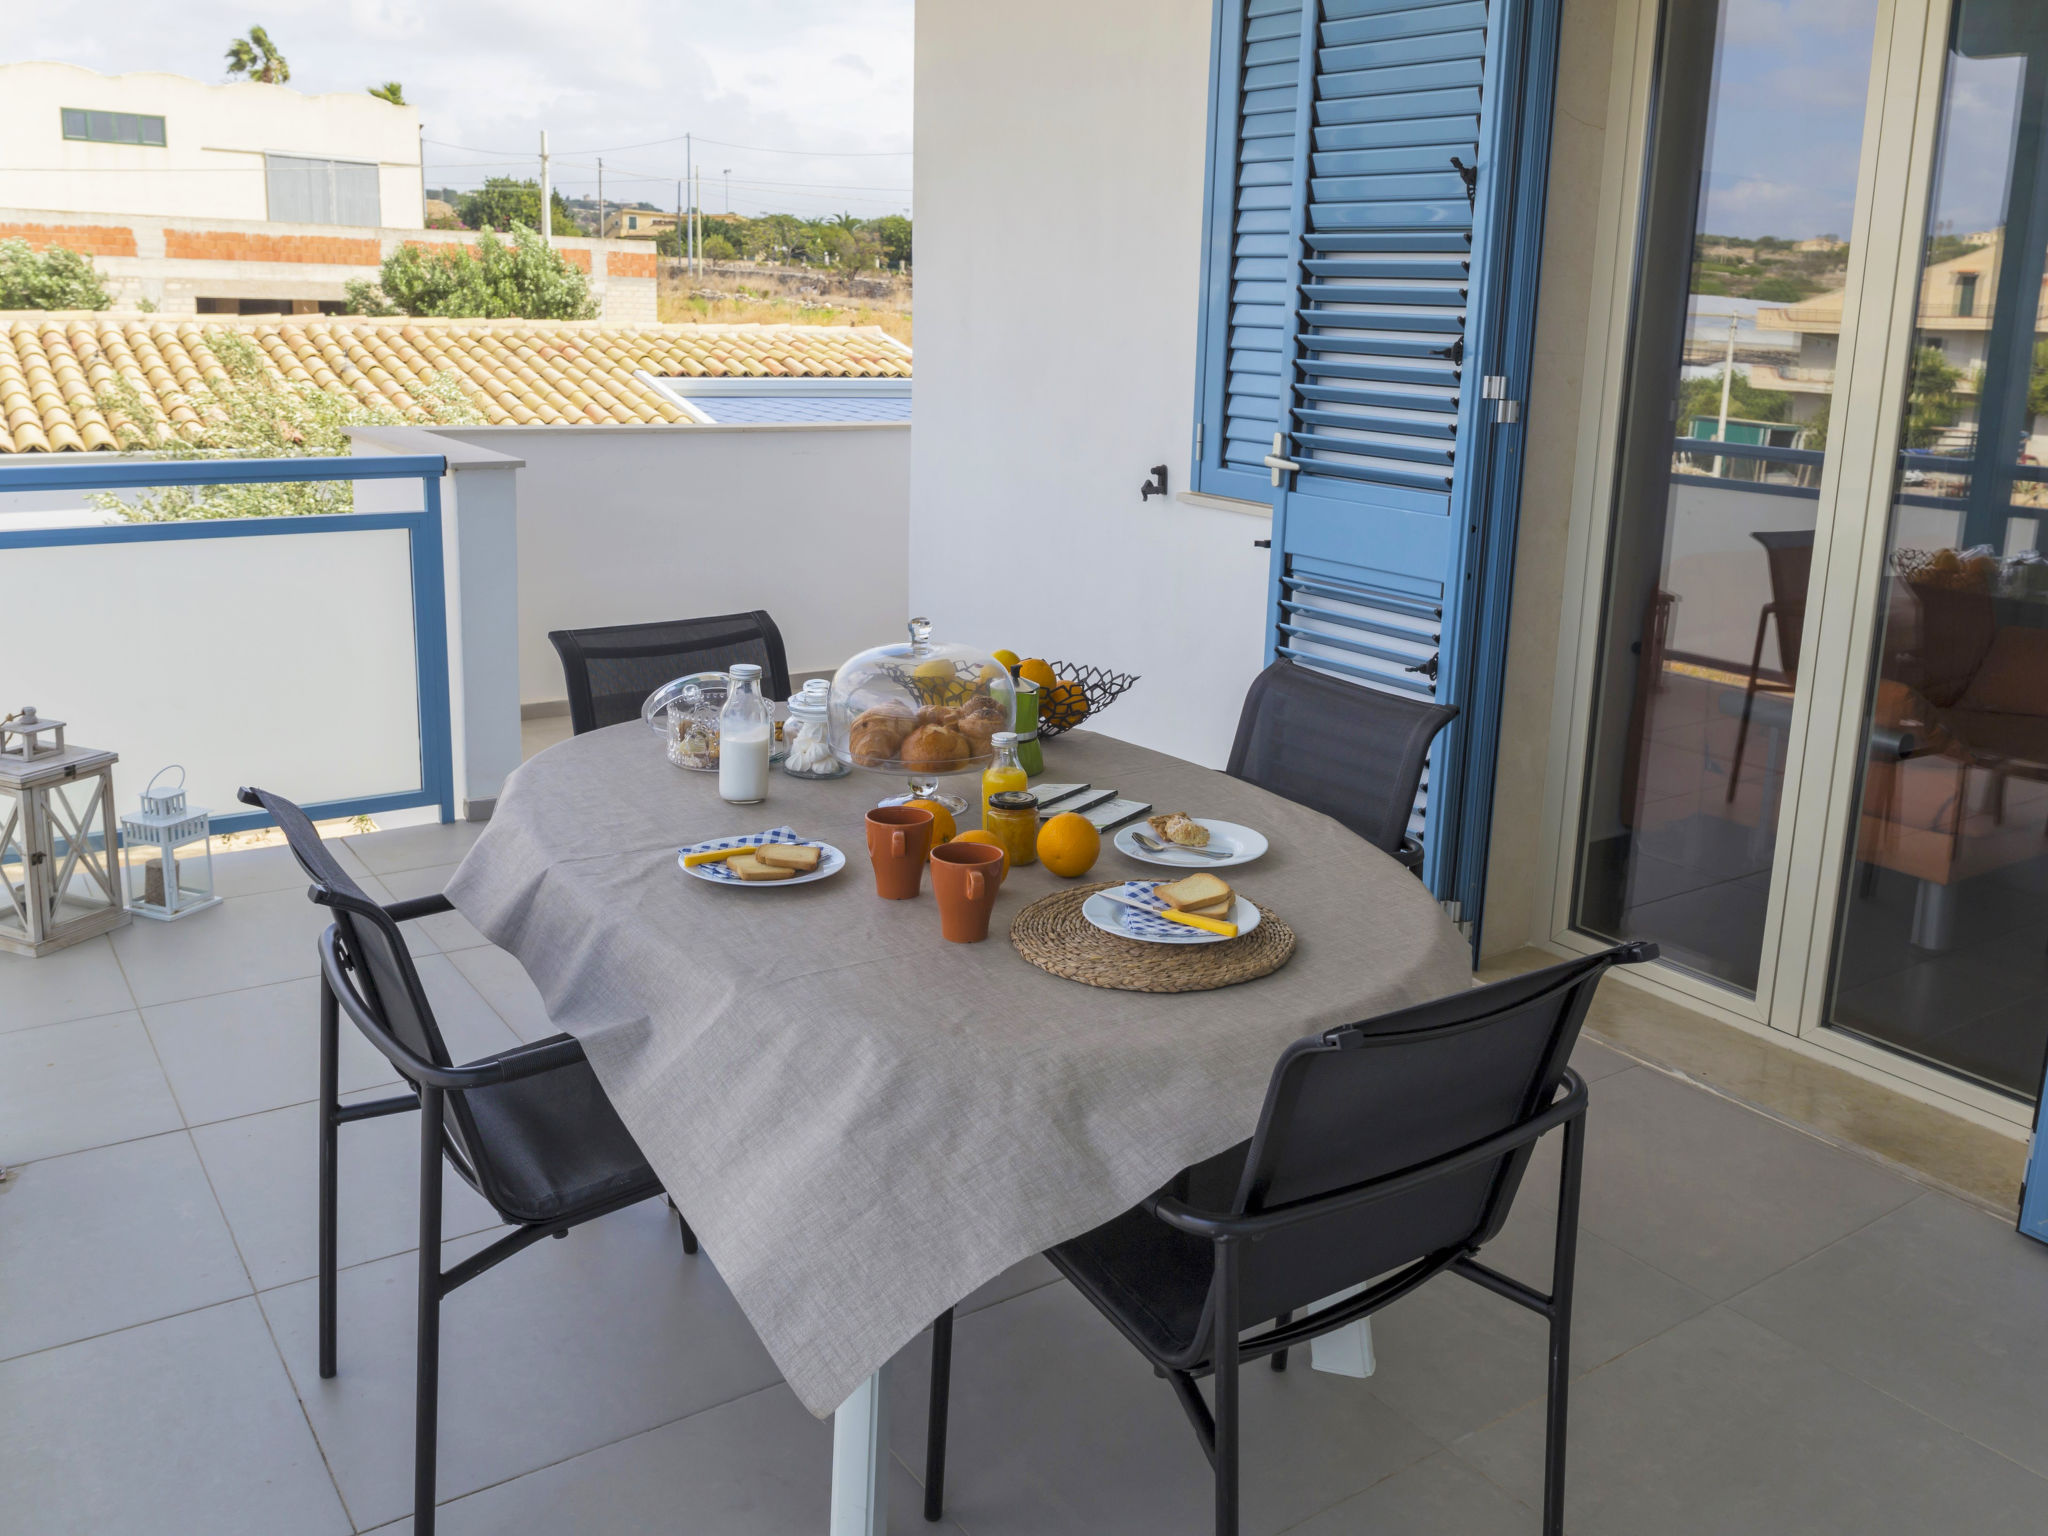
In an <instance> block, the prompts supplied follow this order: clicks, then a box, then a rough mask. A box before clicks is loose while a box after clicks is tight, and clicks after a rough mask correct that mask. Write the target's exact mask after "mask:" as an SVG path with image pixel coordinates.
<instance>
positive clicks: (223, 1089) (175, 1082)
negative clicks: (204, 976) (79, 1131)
mask: <svg viewBox="0 0 2048 1536" xmlns="http://www.w3.org/2000/svg"><path fill="white" fill-rule="evenodd" d="M142 1017H143V1022H144V1023H145V1024H147V1025H148V1026H149V1033H150V1037H151V1038H152V1039H153V1040H155V1042H156V1049H157V1054H158V1056H159V1057H161V1058H162V1060H163V1064H164V1071H165V1072H166V1073H167V1074H168V1075H169V1077H170V1080H171V1089H172V1091H173V1092H175V1093H176V1094H177V1096H178V1107H179V1108H180V1109H181V1110H183V1111H184V1114H185V1123H186V1124H187V1125H204V1124H206V1123H207V1122H209V1121H213V1120H226V1119H228V1118H230V1117H232V1116H235V1115H253V1114H257V1113H260V1112H261V1111H263V1110H268V1109H276V1108H278V1107H279V1106H281V1105H285V1104H299V1103H304V1102H306V1101H308V1100H311V1099H314V1098H317V1097H319V1094H320V983H319V981H318V979H317V978H315V977H311V976H308V977H305V978H304V979H302V980H299V981H281V982H277V983H275V984H274V985H272V986H267V987H248V988H245V989H244V990H242V991H240V992H223V993H220V994H218V995H216V996H213V997H195V998H187V999H186V1000H185V1001H183V1002H179V1003H159V1004H157V1005H156V1006H154V1007H151V1008H146V1009H144V1010H143V1015H142ZM340 1043H341V1056H340V1066H341V1074H340V1081H341V1090H342V1092H344V1093H347V1092H350V1091H352V1090H354V1089H358V1088H368V1087H370V1086H372V1085H373V1084H376V1083H389V1082H395V1081H396V1080H397V1077H398V1074H397V1072H396V1071H394V1070H393V1068H392V1066H391V1063H390V1062H388V1061H386V1060H385V1059H384V1057H383V1056H382V1055H380V1054H379V1053H378V1051H377V1050H376V1048H375V1047H374V1046H372V1045H371V1044H370V1042H369V1041H367V1040H365V1039H364V1038H363V1035H362V1031H360V1030H358V1029H357V1028H356V1027H355V1025H354V1024H352V1023H350V1022H349V1021H348V1020H347V1019H346V1018H343V1019H342V1021H341V1029H340Z"/></svg>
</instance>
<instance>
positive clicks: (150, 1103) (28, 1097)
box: [0, 1013, 184, 1164]
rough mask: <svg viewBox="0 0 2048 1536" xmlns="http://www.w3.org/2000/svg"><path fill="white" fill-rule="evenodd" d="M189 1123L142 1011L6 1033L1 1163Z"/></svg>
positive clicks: (0, 1043) (1, 1043) (0, 1044)
mask: <svg viewBox="0 0 2048 1536" xmlns="http://www.w3.org/2000/svg"><path fill="white" fill-rule="evenodd" d="M183 1123H184V1122H183V1121H182V1120H180V1119H179V1117H178V1102H177V1100H176V1099H174V1098H173V1097H172V1096H171V1085H170V1084H169V1083H168V1082H166V1081H165V1079H164V1070H163V1067H162V1066H161V1065H160V1064H159V1063H158V1061H157V1056H156V1051H155V1049H154V1048H153V1047H152V1046H151V1045H150V1043H149V1032H148V1031H147V1030H145V1029H144V1028H143V1027H142V1019H141V1018H140V1016H139V1015H137V1014H134V1013H116V1014H111V1015H109V1016H108V1017H106V1018H99V1019H74V1020H72V1021H71V1022H70V1023H68V1024H45V1025H42V1026H41V1027H40V1028H37V1029H17V1030H13V1031H11V1032H9V1033H7V1034H0V1164H6V1163H20V1162H27V1161H28V1160H29V1159H31V1158H37V1157H55V1156H57V1155H59V1154H61V1153H65V1152H76V1151H79V1150H80V1149H81V1148H84V1147H98V1146H105V1145H106V1144H107V1143H109V1142H115V1141H126V1140H128V1139H129V1138H130V1137H134V1136H154V1135H156V1134H158V1133H159V1132H162V1131H169V1130H175V1129H177V1128H178V1127H179V1126H180V1125H182V1124H183Z"/></svg>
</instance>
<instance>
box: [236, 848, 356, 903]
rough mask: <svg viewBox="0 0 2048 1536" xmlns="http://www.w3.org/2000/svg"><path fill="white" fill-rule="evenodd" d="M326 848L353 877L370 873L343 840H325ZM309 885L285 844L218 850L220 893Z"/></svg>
mask: <svg viewBox="0 0 2048 1536" xmlns="http://www.w3.org/2000/svg"><path fill="white" fill-rule="evenodd" d="M325 847H326V849H327V852H328V854H329V855H330V856H331V857H332V858H333V859H334V861H335V862H336V863H337V864H339V865H340V866H341V867H342V870H343V871H344V872H345V873H346V874H348V875H349V877H350V878H351V879H355V880H361V879H362V878H363V877H364V876H365V875H367V874H369V872H370V871H369V870H368V869H367V868H365V867H364V865H363V861H362V860H361V859H359V858H357V857H356V856H355V855H354V854H353V853H351V852H350V851H349V847H348V844H347V842H345V841H344V840H343V839H341V838H338V837H330V838H328V839H326V840H325ZM306 885H307V881H306V872H305V871H304V870H302V869H301V868H299V861H298V860H297V859H295V858H293V857H292V851H291V849H290V848H289V847H287V846H286V845H285V844H283V843H273V844H270V845H269V846H268V847H263V848H237V849H235V850H234V851H233V852H227V853H223V852H218V851H217V852H215V854H214V856H213V890H214V894H215V895H217V896H256V895H260V894H262V893H263V892H265V891H298V892H301V893H303V892H304V891H305V889H306Z"/></svg>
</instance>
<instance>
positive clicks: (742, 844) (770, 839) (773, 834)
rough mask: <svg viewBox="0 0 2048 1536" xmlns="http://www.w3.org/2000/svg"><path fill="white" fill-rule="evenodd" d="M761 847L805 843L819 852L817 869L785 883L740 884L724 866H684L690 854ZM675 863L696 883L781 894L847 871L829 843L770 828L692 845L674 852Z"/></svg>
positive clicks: (837, 852)
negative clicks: (700, 881)
mask: <svg viewBox="0 0 2048 1536" xmlns="http://www.w3.org/2000/svg"><path fill="white" fill-rule="evenodd" d="M763 843H808V844H810V845H811V846H812V847H814V848H816V849H817V850H818V867H817V868H816V869H814V870H812V871H811V872H810V873H809V874H803V875H791V876H790V877H789V878H788V879H787V880H742V879H741V878H740V877H739V876H738V875H736V874H734V873H733V872H732V871H731V870H729V869H727V868H726V867H725V865H724V863H723V862H713V863H710V864H683V860H684V859H686V858H688V857H689V856H690V855H691V854H693V853H710V852H712V851H713V850H714V849H719V848H758V847H760V846H761V845H762V844H763ZM676 863H678V864H681V865H682V869H683V873H684V874H686V875H694V876H695V877H696V878H697V879H699V880H709V881H710V882H711V883H712V884H713V885H744V886H747V887H749V888H750V889H755V890H780V889H782V888H783V887H785V886H791V885H809V884H810V883H811V882H812V881H813V880H829V879H830V878H831V877H832V876H834V875H836V874H838V873H839V871H840V870H842V869H844V868H846V855H845V854H843V853H841V852H840V851H839V850H838V849H837V848H834V847H833V846H832V845H831V844H830V843H821V842H818V841H816V840H815V839H813V838H808V837H798V836H797V835H796V832H795V830H794V829H792V828H790V827H771V828H769V830H767V831H766V832H743V833H741V834H740V835H739V836H737V837H714V838H711V839H710V840H709V841H707V842H702V843H692V844H690V846H689V847H687V848H682V849H678V850H677V851H676Z"/></svg>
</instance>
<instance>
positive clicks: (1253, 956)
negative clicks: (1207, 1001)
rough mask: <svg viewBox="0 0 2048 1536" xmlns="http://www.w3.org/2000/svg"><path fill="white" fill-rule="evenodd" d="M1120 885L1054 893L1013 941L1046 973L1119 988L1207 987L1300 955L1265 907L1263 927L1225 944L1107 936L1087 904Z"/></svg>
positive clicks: (1024, 918)
mask: <svg viewBox="0 0 2048 1536" xmlns="http://www.w3.org/2000/svg"><path fill="white" fill-rule="evenodd" d="M1115 883H1116V882H1103V883H1099V884H1096V885H1077V886H1075V887H1074V888H1073V889H1072V890H1066V891H1055V892H1054V893H1053V894H1052V895H1050V896H1045V897H1041V898H1040V899H1039V900H1037V901H1034V902H1033V903H1031V905H1030V906H1028V907H1026V908H1025V909H1024V910H1023V911H1022V912H1019V913H1018V914H1017V916H1016V918H1015V920H1014V921H1012V922H1011V924H1010V943H1011V944H1012V945H1013V946H1014V947H1015V948H1016V951H1017V953H1018V954H1020V955H1022V956H1023V957H1024V958H1025V959H1026V960H1029V961H1030V962H1031V963H1032V964H1033V965H1035V966H1037V967H1038V968H1039V969H1040V970H1042V971H1050V972H1052V974H1053V975H1055V976H1064V977H1066V979H1067V980H1069V981H1078V982H1082V983H1084V984H1086V985H1088V986H1091V987H1110V988H1114V989H1115V990H1117V991H1119V992H1208V991H1213V990H1214V989H1215V988H1217V987H1234V986H1236V985H1237V984H1238V983H1239V982H1241V981H1256V980H1258V978H1259V977H1261V976H1270V975H1272V974H1273V972H1275V971H1277V970H1279V969H1280V967H1281V966H1283V965H1285V964H1286V963H1287V961H1288V958H1289V957H1290V956H1291V955H1292V954H1293V953H1294V930H1293V929H1292V928H1290V927H1288V926H1287V925H1286V924H1285V923H1283V922H1281V921H1280V919H1279V918H1277V917H1275V916H1274V915H1273V914H1272V912H1271V911H1270V910H1269V909H1267V908H1266V907H1263V906H1262V907H1260V908H1259V926H1258V927H1256V928H1254V929H1253V930H1252V931H1251V932H1250V933H1247V934H1241V935H1239V936H1238V937H1237V938H1234V939H1226V940H1225V941H1224V942H1223V943H1221V944H1148V943H1146V942H1145V941H1144V940H1143V939H1128V938H1124V937H1123V936H1122V935H1120V934H1114V933H1104V932H1103V931H1102V930H1101V929H1100V928H1097V927H1096V926H1095V925H1094V924H1093V923H1091V922H1089V921H1088V919H1087V918H1085V917H1083V916H1082V915H1081V903H1082V902H1084V901H1086V900H1087V899H1088V898H1089V897H1090V896H1093V895H1094V894H1095V893H1096V892H1097V891H1106V890H1109V889H1110V888H1111V886H1112V885H1114V884H1115Z"/></svg>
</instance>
